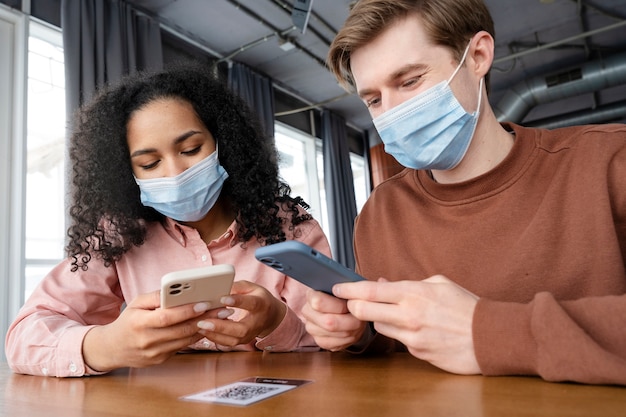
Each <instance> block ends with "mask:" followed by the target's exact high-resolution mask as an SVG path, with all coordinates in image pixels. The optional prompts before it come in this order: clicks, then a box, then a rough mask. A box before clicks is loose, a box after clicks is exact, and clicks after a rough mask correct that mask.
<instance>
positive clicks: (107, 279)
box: [6, 219, 330, 377]
mask: <svg viewBox="0 0 626 417" xmlns="http://www.w3.org/2000/svg"><path fill="white" fill-rule="evenodd" d="M235 230H236V225H235V223H234V222H233V224H231V226H230V227H229V229H228V231H226V233H224V234H223V235H222V236H221V237H220V238H218V239H216V240H213V241H211V242H210V243H209V244H208V245H207V244H206V243H205V242H204V241H203V240H202V239H201V238H200V235H199V233H198V232H197V231H196V230H195V229H193V228H190V227H187V226H184V225H181V224H179V223H177V222H175V221H173V220H170V219H168V221H167V222H166V223H165V224H164V225H163V224H160V223H151V224H150V225H149V226H148V233H147V236H146V240H145V243H144V244H143V245H141V246H139V247H133V248H132V249H131V250H130V251H128V252H127V253H125V254H124V255H123V256H122V259H121V260H120V261H118V262H116V263H114V264H113V265H111V266H110V267H108V268H105V267H104V265H103V264H102V262H100V261H98V260H96V259H93V260H92V261H91V262H89V264H88V266H89V268H88V270H87V271H82V270H78V271H77V272H71V271H70V267H71V265H70V261H69V260H65V261H63V262H61V263H60V264H59V265H57V266H56V267H55V268H54V269H53V270H52V271H51V272H50V273H49V274H48V275H47V276H46V277H45V278H44V279H43V281H42V282H41V283H40V285H39V286H38V287H37V288H36V289H35V291H34V292H33V294H32V295H31V297H30V298H29V299H28V300H27V301H26V303H25V304H24V306H23V307H22V308H21V310H20V311H19V313H18V316H17V317H16V319H15V321H14V322H13V324H12V325H11V327H10V328H9V331H8V332H7V338H6V355H7V360H8V363H9V365H10V366H11V369H13V371H14V372H17V373H25V374H33V375H52V376H59V377H65V376H82V375H86V374H94V373H96V372H94V371H93V370H91V369H89V368H88V367H87V366H86V364H85V362H84V360H83V355H82V343H83V338H84V337H85V334H86V333H87V332H88V331H89V330H90V329H91V328H92V327H94V326H97V325H104V324H107V323H110V322H112V321H114V320H115V319H116V318H117V317H118V316H119V314H120V309H121V308H122V305H123V303H125V302H126V303H129V302H130V301H132V300H133V299H134V298H135V297H137V296H138V295H140V294H145V293H148V292H153V291H156V290H158V289H159V288H160V282H161V277H162V276H163V275H164V274H165V273H168V272H172V271H176V270H180V269H187V268H195V267H200V266H207V265H213V264H223V263H227V264H232V265H234V266H235V280H236V281H239V280H247V281H252V282H255V283H257V284H259V285H261V286H263V287H264V288H266V289H267V290H268V291H269V292H270V293H272V294H273V295H274V296H275V297H276V298H278V299H280V300H283V301H284V302H285V303H286V304H287V306H288V308H287V313H286V315H285V317H284V319H283V321H282V322H281V324H280V325H279V326H278V327H277V328H276V329H275V330H274V331H273V332H272V333H271V334H269V335H267V336H266V337H264V338H262V339H261V338H257V339H256V341H255V342H251V343H249V344H247V345H239V346H236V347H235V348H234V349H233V350H256V349H261V350H268V351H272V352H286V351H302V350H316V349H318V347H317V346H316V344H315V342H314V340H313V338H312V337H311V336H310V335H309V334H308V333H307V332H306V330H305V328H304V323H303V321H302V318H301V309H302V306H303V304H304V302H305V293H306V287H305V286H304V285H303V284H301V283H299V282H298V281H296V280H294V279H292V278H289V277H287V276H285V275H283V274H282V273H280V272H278V271H276V270H274V269H272V268H270V267H268V266H266V265H264V264H262V263H261V262H259V261H257V260H256V259H255V257H254V251H255V249H256V248H258V247H259V244H258V242H257V241H256V239H254V238H253V239H251V240H250V241H248V242H246V243H245V244H244V245H243V246H244V247H242V245H241V243H240V242H238V241H236V239H235V238H234V233H235ZM285 233H286V234H287V238H288V239H296V240H299V241H302V242H304V243H306V244H308V245H309V246H312V247H314V248H316V249H317V250H318V251H320V252H321V253H324V254H326V255H328V256H330V247H329V244H328V241H327V239H326V236H325V235H324V232H323V231H322V229H321V227H320V226H319V224H318V223H317V222H316V221H315V220H311V221H307V222H304V223H303V224H300V225H298V226H297V227H295V228H294V231H289V230H288V228H287V227H285ZM238 313H241V312H235V314H234V315H233V316H231V317H230V319H232V320H237V319H238V317H240V315H239V314H238ZM190 348H191V349H205V350H227V348H225V347H222V346H216V345H215V344H214V343H213V342H211V341H209V340H207V339H206V338H205V339H202V340H201V341H199V342H197V343H196V344H194V345H193V346H190Z"/></svg>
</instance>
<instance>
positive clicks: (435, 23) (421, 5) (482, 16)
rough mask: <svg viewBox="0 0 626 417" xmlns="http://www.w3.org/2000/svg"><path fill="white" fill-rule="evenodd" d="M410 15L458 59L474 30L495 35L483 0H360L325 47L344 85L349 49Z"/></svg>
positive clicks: (349, 75)
mask: <svg viewBox="0 0 626 417" xmlns="http://www.w3.org/2000/svg"><path fill="white" fill-rule="evenodd" d="M411 15H416V16H418V17H419V18H420V19H421V21H422V23H423V24H424V27H425V29H426V34H427V36H428V37H429V38H430V39H431V40H432V42H433V43H434V44H436V45H441V46H445V47H448V48H450V49H451V50H452V52H453V54H454V56H455V57H456V59H457V60H458V61H460V59H461V57H462V55H463V52H464V50H465V48H466V47H467V43H468V42H469V40H470V39H471V37H472V36H473V35H474V34H476V33H478V32H480V31H481V30H484V31H486V32H488V33H489V34H491V36H493V37H495V29H494V24H493V20H492V18H491V14H490V13H489V10H488V9H487V6H486V5H485V3H484V2H483V1H482V0H359V1H357V2H354V3H353V4H352V5H351V10H350V14H349V15H348V18H347V19H346V21H345V23H344V26H343V27H342V28H341V30H339V32H338V33H337V36H336V37H335V39H334V40H333V42H332V44H331V45H330V50H329V51H328V57H327V65H328V67H329V68H330V70H331V71H332V73H333V74H334V75H335V77H336V78H337V80H338V81H339V83H340V84H341V85H342V86H343V87H344V88H346V89H348V90H350V89H352V87H353V85H354V80H353V77H352V70H351V68H350V56H351V54H352V52H353V51H355V50H356V49H358V48H360V47H361V46H363V45H366V44H368V43H369V42H371V41H372V40H373V39H374V38H376V37H377V36H378V35H380V34H381V33H382V32H383V31H384V30H385V29H386V28H387V27H389V26H390V25H391V24H393V23H394V22H396V21H397V20H400V19H403V18H406V17H407V16H411ZM485 83H486V84H487V85H488V76H487V77H485Z"/></svg>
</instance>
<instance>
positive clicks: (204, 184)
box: [135, 148, 228, 222]
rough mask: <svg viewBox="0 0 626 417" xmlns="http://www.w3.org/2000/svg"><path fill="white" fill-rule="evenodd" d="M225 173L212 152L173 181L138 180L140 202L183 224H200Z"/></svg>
mask: <svg viewBox="0 0 626 417" xmlns="http://www.w3.org/2000/svg"><path fill="white" fill-rule="evenodd" d="M226 178H228V173H227V172H226V170H225V169H224V168H223V167H222V166H221V165H220V163H219V161H218V159H217V148H216V149H215V152H213V153H212V154H211V155H209V156H207V157H206V158H204V159H203V160H202V161H200V162H198V163H197V164H195V165H193V166H192V167H190V168H188V169H186V170H185V171H183V172H181V173H180V174H178V175H177V176H175V177H163V178H151V179H146V180H143V179H138V178H135V181H136V182H137V185H139V189H140V191H141V202H142V203H143V205H144V206H148V207H152V208H154V209H155V210H156V211H158V212H159V213H161V214H163V215H164V216H167V217H170V218H172V219H174V220H178V221H182V222H195V221H198V220H201V219H202V218H204V216H206V214H207V213H208V212H209V210H211V208H212V207H213V205H214V204H215V202H216V201H217V198H218V197H219V195H220V192H221V190H222V186H223V185H224V181H225V180H226Z"/></svg>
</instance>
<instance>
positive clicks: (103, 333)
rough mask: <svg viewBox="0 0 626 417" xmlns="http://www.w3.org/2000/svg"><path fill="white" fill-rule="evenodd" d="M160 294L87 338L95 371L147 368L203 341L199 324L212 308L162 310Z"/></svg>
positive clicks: (143, 299)
mask: <svg viewBox="0 0 626 417" xmlns="http://www.w3.org/2000/svg"><path fill="white" fill-rule="evenodd" d="M159 294H160V292H159V291H156V292H153V293H149V294H143V295H140V296H138V297H137V298H135V299H134V300H133V301H132V302H131V303H130V304H128V305H127V306H126V308H125V309H124V311H122V313H121V314H120V316H119V317H118V318H117V319H116V320H115V321H113V322H112V323H110V324H107V325H104V326H96V327H94V328H92V329H91V330H90V331H89V332H87V334H86V335H85V339H84V340H83V347H82V349H83V358H84V360H85V363H86V364H87V366H89V367H90V368H92V369H93V370H95V371H100V372H108V371H111V370H113V369H117V368H122V367H136V368H141V367H146V366H150V365H155V364H158V363H162V362H164V361H165V360H166V359H167V358H169V357H170V356H172V355H173V354H175V353H176V352H177V351H179V350H181V349H183V348H185V347H187V346H189V345H192V344H194V343H195V342H197V341H198V340H200V339H202V338H203V335H201V334H200V333H198V328H197V325H196V323H197V322H198V319H199V318H200V319H201V318H202V316H203V315H206V316H208V315H209V314H208V313H207V311H208V310H209V309H210V308H211V306H210V305H208V304H207V303H198V304H187V305H183V306H179V307H174V308H168V309H162V308H159V306H160V298H159Z"/></svg>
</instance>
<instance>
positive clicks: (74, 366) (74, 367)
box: [70, 362, 78, 374]
mask: <svg viewBox="0 0 626 417" xmlns="http://www.w3.org/2000/svg"><path fill="white" fill-rule="evenodd" d="M77 369H78V368H77V367H76V364H75V363H74V362H71V363H70V372H71V373H73V374H75V373H76V370H77Z"/></svg>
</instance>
